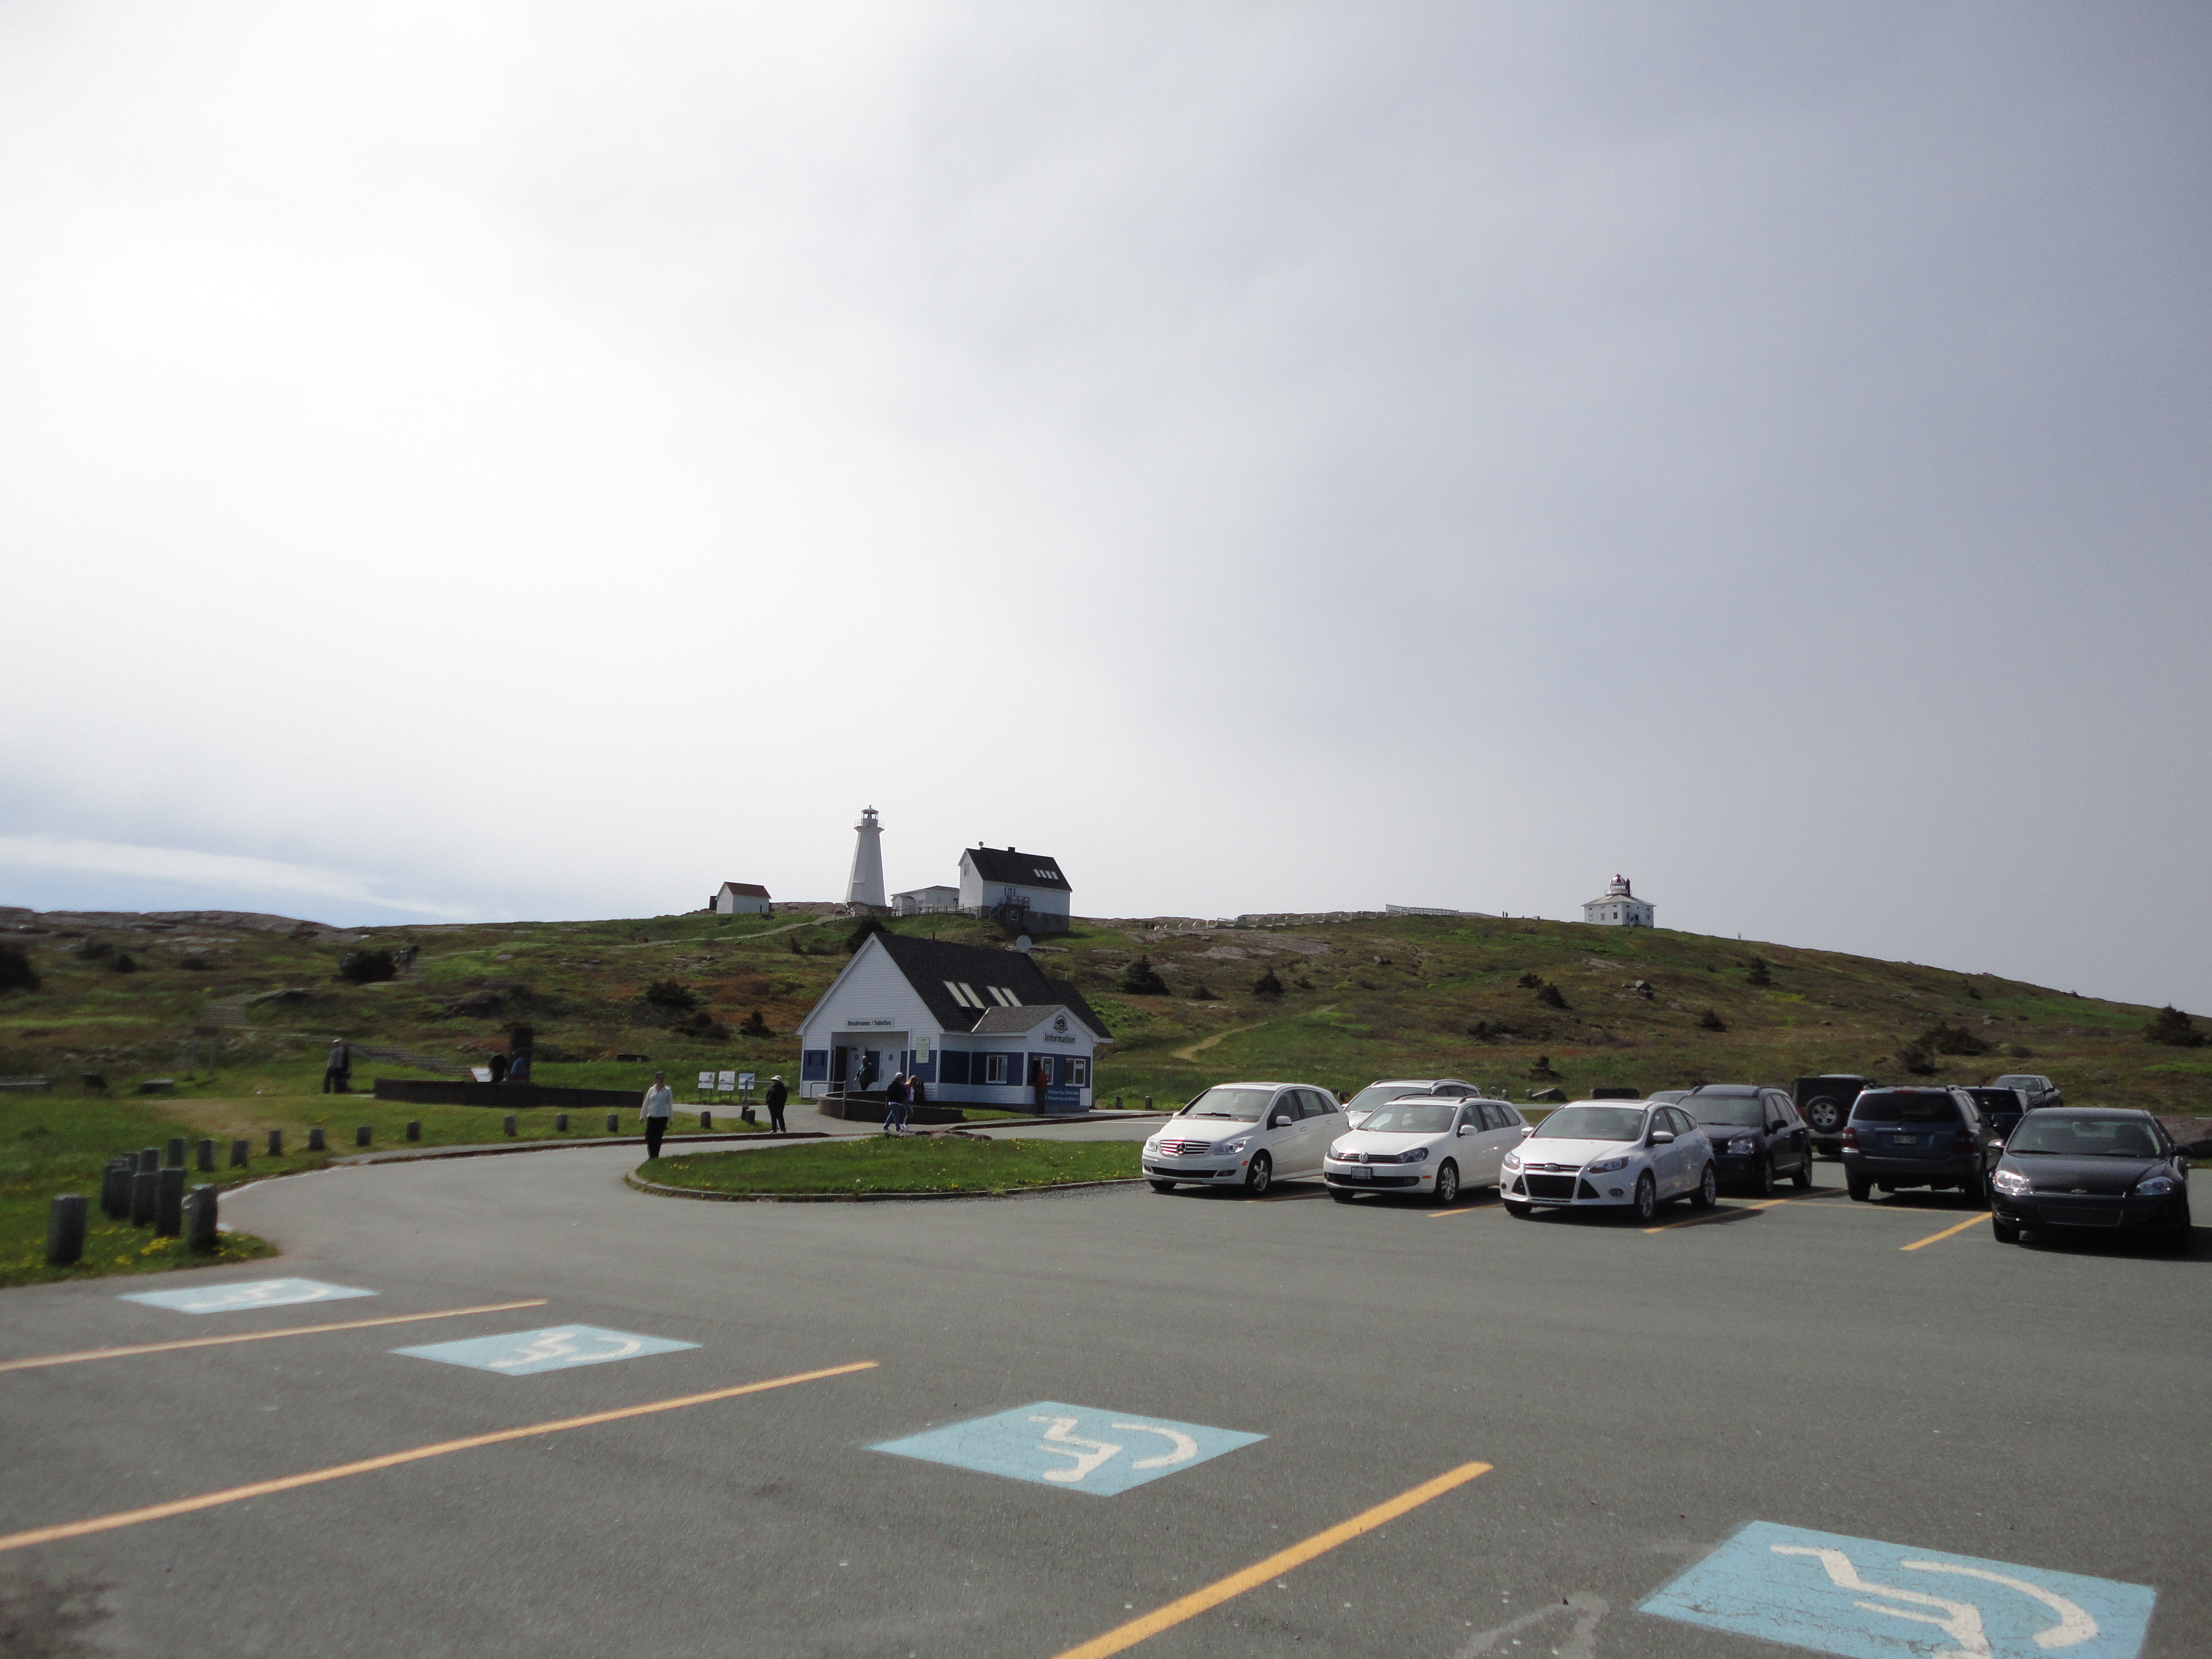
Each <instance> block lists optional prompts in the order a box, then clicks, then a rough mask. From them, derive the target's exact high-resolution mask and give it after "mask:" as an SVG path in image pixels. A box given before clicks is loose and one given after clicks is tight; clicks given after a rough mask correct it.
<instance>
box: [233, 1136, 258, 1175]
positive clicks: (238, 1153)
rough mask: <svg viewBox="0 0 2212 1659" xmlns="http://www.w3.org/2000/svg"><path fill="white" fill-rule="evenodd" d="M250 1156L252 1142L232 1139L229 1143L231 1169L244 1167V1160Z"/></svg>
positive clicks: (251, 1154)
mask: <svg viewBox="0 0 2212 1659" xmlns="http://www.w3.org/2000/svg"><path fill="white" fill-rule="evenodd" d="M252 1156H253V1143H252V1141H250V1140H234V1141H232V1142H231V1143H230V1167H231V1168H232V1169H234V1170H242V1169H244V1168H245V1167H246V1160H247V1159H249V1158H252Z"/></svg>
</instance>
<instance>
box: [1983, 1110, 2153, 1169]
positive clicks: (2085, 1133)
mask: <svg viewBox="0 0 2212 1659" xmlns="http://www.w3.org/2000/svg"><path fill="white" fill-rule="evenodd" d="M2005 1151H2006V1152H2007V1153H2008V1154H2010V1153H2013V1152H2050V1153H2053V1154H2056V1155H2057V1156H2058V1157H2062V1158H2156V1157H2157V1156H2158V1155H2159V1152H2158V1137H2157V1136H2156V1135H2155V1134H2154V1133H2152V1132H2151V1127H2150V1125H2149V1124H2148V1123H2145V1122H2144V1121H2142V1120H2141V1119H2140V1118H2125V1117H2064V1116H2061V1115H2057V1114H2055V1113H2051V1112H2047V1111H2046V1112H2030V1113H2029V1114H2028V1115H2027V1116H2026V1117H2024V1118H2022V1119H2021V1121H2020V1127H2019V1128H2017V1129H2015V1130H2014V1131H2013V1133H2012V1139H2010V1140H2008V1141H2007V1142H2005Z"/></svg>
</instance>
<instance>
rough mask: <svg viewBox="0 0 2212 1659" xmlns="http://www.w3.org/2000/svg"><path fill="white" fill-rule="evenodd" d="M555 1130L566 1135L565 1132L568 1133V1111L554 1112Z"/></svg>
mask: <svg viewBox="0 0 2212 1659" xmlns="http://www.w3.org/2000/svg"><path fill="white" fill-rule="evenodd" d="M553 1132H554V1133H556V1134H563V1135H565V1134H567V1133H568V1113H566V1112H556V1113H554V1114H553Z"/></svg>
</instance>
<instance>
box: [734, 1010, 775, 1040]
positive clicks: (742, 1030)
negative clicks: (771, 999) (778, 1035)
mask: <svg viewBox="0 0 2212 1659" xmlns="http://www.w3.org/2000/svg"><path fill="white" fill-rule="evenodd" d="M738 1036H749V1037H765V1036H775V1032H774V1031H772V1030H769V1024H768V1022H767V1021H766V1020H764V1019H763V1018H761V1011H760V1010H759V1009H757V1008H756V1009H754V1010H753V1011H752V1012H751V1013H750V1015H748V1016H747V1017H746V1018H745V1023H744V1024H742V1025H740V1026H738Z"/></svg>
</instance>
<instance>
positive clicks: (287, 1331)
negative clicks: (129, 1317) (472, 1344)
mask: <svg viewBox="0 0 2212 1659" xmlns="http://www.w3.org/2000/svg"><path fill="white" fill-rule="evenodd" d="M544 1305H545V1298H544V1297H542V1296H541V1297H533V1298H532V1300H530V1301H528V1302H487V1303H485V1304H483V1306H482V1307H477V1308H441V1309H439V1310H437V1311H436V1312H435V1313H418V1314H388V1315H386V1316H385V1317H383V1318H381V1319H343V1320H339V1321H337V1322H334V1323H331V1324H327V1325H288V1326H286V1327H285V1328H283V1330H281V1331H234V1332H232V1333H231V1334H228V1335H227V1336H187V1337H182V1338H179V1340H176V1341H174V1342H140V1343H136V1344H134V1345H133V1346H130V1347H127V1348H85V1349H82V1350H81V1351H80V1352H76V1353H42V1354H39V1355H37V1356H35V1357H33V1358H29V1359H8V1360H0V1371H27V1370H36V1369H37V1368H38V1367H40V1366H41V1365H75V1364H78V1363H80V1362H81V1361H83V1360H87V1359H128V1358H131V1357H132V1356H133V1355H135V1354H142V1353H173V1352H175V1351H176V1350H178V1349H179V1348H219V1347H222V1346H225V1345H226V1344H228V1343H232V1342H266V1341H268V1340H270V1339H271V1338H272V1337H279V1336H315V1335H318V1334H320V1333H322V1332H324V1331H365V1330H368V1328H370V1327H371V1326H374V1325H411V1324H413V1323H415V1322H416V1321H417V1320H422V1319H459V1318H460V1317H461V1316H463V1315H464V1314H495V1313H513V1311H514V1310H516V1309H518V1308H542V1307H544Z"/></svg>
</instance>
